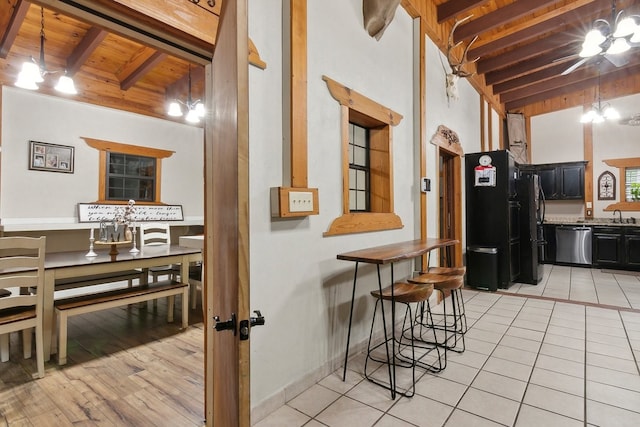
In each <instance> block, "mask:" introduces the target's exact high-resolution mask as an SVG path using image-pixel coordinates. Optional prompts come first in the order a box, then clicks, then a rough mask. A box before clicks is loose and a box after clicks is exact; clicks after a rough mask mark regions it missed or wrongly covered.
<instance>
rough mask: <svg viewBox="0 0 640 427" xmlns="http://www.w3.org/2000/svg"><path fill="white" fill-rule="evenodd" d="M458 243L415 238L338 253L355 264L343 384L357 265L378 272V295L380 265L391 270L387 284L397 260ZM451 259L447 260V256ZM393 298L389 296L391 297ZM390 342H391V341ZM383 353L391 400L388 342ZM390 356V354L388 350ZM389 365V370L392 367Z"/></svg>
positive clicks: (392, 370)
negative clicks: (387, 370) (385, 356)
mask: <svg viewBox="0 0 640 427" xmlns="http://www.w3.org/2000/svg"><path fill="white" fill-rule="evenodd" d="M458 243H460V241H459V240H456V239H437V238H427V239H418V240H411V241H407V242H398V243H392V244H389V245H383V246H376V247H372V248H366V249H360V250H356V251H351V252H346V253H342V254H339V255H338V256H337V258H338V259H340V260H344V261H353V262H355V263H356V268H355V272H354V274H353V289H352V291H351V309H350V310H351V311H350V312H349V331H348V333H347V348H346V351H345V355H344V372H343V374H342V380H343V381H344V380H345V379H346V376H347V360H348V359H349V342H350V340H351V323H352V321H353V305H354V302H355V301H354V300H355V294H356V283H357V280H358V264H359V263H361V262H363V263H367V264H375V265H376V268H377V273H378V289H379V291H380V293H382V289H383V287H384V286H383V285H382V278H381V276H380V266H381V265H385V264H389V265H390V267H391V283H390V284H393V283H394V277H393V264H394V263H396V262H398V261H404V260H410V259H414V258H417V257H419V256H422V255H425V254H427V253H429V252H431V251H432V250H434V249H441V248H446V249H447V250H449V249H450V248H451V247H453V246H454V245H456V244H458ZM447 258H448V259H451V257H447ZM391 297H392V298H393V294H392V295H391ZM381 304H382V320H383V322H382V325H383V330H384V335H385V340H387V337H388V335H387V323H386V320H385V314H384V302H383V301H381ZM391 319H395V305H394V304H393V302H391ZM391 336H392V338H393V339H394V340H395V328H394V327H393V325H391ZM392 342H393V341H392ZM386 352H387V360H391V359H392V358H393V362H392V363H390V364H389V365H388V366H389V384H390V388H391V398H392V399H395V397H396V392H395V354H392V355H390V354H389V346H388V342H387V345H386ZM392 353H394V352H393V351H392ZM392 366H393V367H392Z"/></svg>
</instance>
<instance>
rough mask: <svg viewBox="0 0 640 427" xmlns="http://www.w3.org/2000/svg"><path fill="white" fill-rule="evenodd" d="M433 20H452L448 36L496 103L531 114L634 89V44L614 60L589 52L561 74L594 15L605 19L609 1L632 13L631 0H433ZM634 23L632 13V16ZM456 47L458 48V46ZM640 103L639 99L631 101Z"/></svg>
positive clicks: (639, 72)
mask: <svg viewBox="0 0 640 427" xmlns="http://www.w3.org/2000/svg"><path fill="white" fill-rule="evenodd" d="M434 3H435V4H436V5H437V8H436V9H437V22H438V23H439V24H443V25H448V27H449V28H450V27H451V26H452V25H453V23H454V22H455V21H456V20H461V19H463V18H465V17H467V16H471V19H469V20H467V21H466V22H464V23H462V24H460V25H459V26H458V28H457V29H456V30H455V33H454V37H453V38H454V43H457V42H462V46H467V45H468V44H469V42H470V41H471V40H472V39H473V38H474V37H476V36H477V37H478V39H477V40H476V41H475V43H473V44H472V45H471V47H470V49H469V51H468V53H467V59H469V60H473V59H475V58H479V59H478V61H477V62H476V63H475V64H473V65H471V64H470V65H468V70H467V71H475V72H477V77H478V78H479V79H480V84H481V85H484V86H485V87H486V88H487V90H488V92H489V93H490V94H492V95H494V96H496V97H497V99H498V102H499V103H500V105H501V106H502V108H503V109H504V111H514V112H525V115H529V116H530V115H535V114H540V113H545V112H550V111H554V110H559V109H564V108H568V107H573V106H578V105H585V104H586V105H589V104H590V103H592V102H594V100H595V99H596V96H597V93H596V88H597V87H598V81H600V86H601V89H600V95H601V97H602V99H603V100H604V99H605V98H612V97H619V96H623V95H629V94H633V93H638V92H640V44H636V45H635V46H634V47H632V48H631V49H630V50H629V51H627V52H626V53H623V54H619V61H616V62H617V66H616V65H614V64H613V63H612V62H611V61H609V60H608V59H607V57H605V56H604V55H597V56H595V57H593V58H591V59H589V60H588V61H586V62H585V63H583V64H582V65H581V66H579V67H577V68H576V69H575V70H574V71H572V72H569V73H568V74H566V75H562V74H563V72H565V71H567V70H568V69H569V68H570V67H572V66H573V65H575V64H577V63H578V62H579V61H580V60H581V58H580V57H579V56H578V53H579V51H580V49H581V45H582V42H583V40H584V36H585V34H586V33H587V32H588V31H589V30H590V29H591V26H592V24H593V22H594V20H596V19H600V18H601V19H605V20H607V21H609V22H612V21H613V20H612V9H613V8H615V11H616V12H619V11H621V10H624V15H623V16H629V15H633V14H635V15H638V14H640V3H639V2H638V1H637V0H618V1H615V2H614V1H612V0H517V1H514V0H448V1H447V0H435V1H434ZM636 21H637V22H638V23H639V24H640V17H637V18H636ZM462 46H461V47H460V48H459V49H458V53H459V54H460V51H461V50H462ZM639 108H640V107H639Z"/></svg>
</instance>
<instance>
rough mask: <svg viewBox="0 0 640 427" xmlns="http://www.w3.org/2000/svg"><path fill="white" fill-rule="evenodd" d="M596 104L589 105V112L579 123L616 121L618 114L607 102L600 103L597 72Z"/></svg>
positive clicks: (618, 117)
mask: <svg viewBox="0 0 640 427" xmlns="http://www.w3.org/2000/svg"><path fill="white" fill-rule="evenodd" d="M596 90H597V102H594V103H593V104H592V105H591V110H589V111H587V112H586V113H584V114H583V115H582V117H581V118H580V123H602V122H604V121H605V120H618V119H620V113H618V111H617V110H616V109H615V108H613V107H612V106H611V104H609V103H608V102H605V103H602V100H601V99H600V72H599V71H598V86H597V89H596Z"/></svg>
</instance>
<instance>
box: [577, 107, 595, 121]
mask: <svg viewBox="0 0 640 427" xmlns="http://www.w3.org/2000/svg"><path fill="white" fill-rule="evenodd" d="M596 116H597V113H596V112H595V111H594V110H589V111H587V112H586V113H584V114H583V115H582V117H581V118H580V123H591V122H593V120H594V119H595V117H596Z"/></svg>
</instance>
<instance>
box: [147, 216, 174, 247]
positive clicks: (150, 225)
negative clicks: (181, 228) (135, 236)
mask: <svg viewBox="0 0 640 427" xmlns="http://www.w3.org/2000/svg"><path fill="white" fill-rule="evenodd" d="M170 244H171V227H170V226H169V224H167V223H163V222H143V223H141V224H140V246H141V247H144V246H154V245H170Z"/></svg>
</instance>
